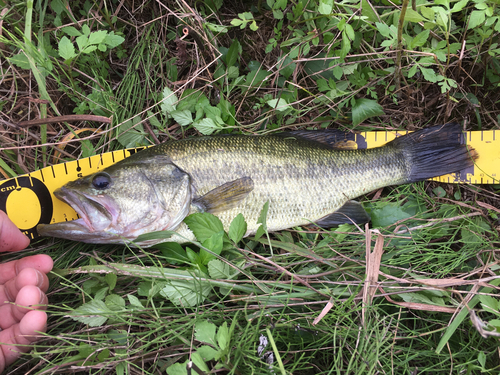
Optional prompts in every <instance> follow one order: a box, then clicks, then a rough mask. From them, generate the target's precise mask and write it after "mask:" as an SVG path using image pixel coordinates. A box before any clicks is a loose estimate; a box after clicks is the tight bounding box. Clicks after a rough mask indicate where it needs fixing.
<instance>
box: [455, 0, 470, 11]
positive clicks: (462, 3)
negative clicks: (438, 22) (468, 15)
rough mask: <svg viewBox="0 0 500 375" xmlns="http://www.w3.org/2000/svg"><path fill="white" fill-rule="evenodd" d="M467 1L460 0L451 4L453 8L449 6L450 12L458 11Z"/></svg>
mask: <svg viewBox="0 0 500 375" xmlns="http://www.w3.org/2000/svg"><path fill="white" fill-rule="evenodd" d="M468 3H469V0H460V1H459V2H458V3H455V5H453V8H451V13H456V12H460V11H461V10H462V9H464V7H465V6H466V5H467V4H468Z"/></svg>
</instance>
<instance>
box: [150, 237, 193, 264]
mask: <svg viewBox="0 0 500 375" xmlns="http://www.w3.org/2000/svg"><path fill="white" fill-rule="evenodd" d="M156 247H157V248H159V249H160V250H161V253H162V254H163V256H164V257H165V258H167V261H168V262H169V263H172V264H176V263H189V258H188V256H187V254H186V250H184V248H183V247H182V246H181V245H179V244H178V243H177V242H164V243H162V244H159V245H156Z"/></svg>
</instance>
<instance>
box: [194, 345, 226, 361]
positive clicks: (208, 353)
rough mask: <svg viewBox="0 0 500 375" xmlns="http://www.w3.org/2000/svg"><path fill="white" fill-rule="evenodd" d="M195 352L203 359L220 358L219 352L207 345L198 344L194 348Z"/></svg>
mask: <svg viewBox="0 0 500 375" xmlns="http://www.w3.org/2000/svg"><path fill="white" fill-rule="evenodd" d="M196 353H198V354H199V355H200V356H201V358H203V360H204V361H212V360H214V359H215V360H218V359H219V358H220V352H219V351H218V350H216V349H214V348H212V347H211V346H208V345H202V346H200V347H199V348H197V349H196Z"/></svg>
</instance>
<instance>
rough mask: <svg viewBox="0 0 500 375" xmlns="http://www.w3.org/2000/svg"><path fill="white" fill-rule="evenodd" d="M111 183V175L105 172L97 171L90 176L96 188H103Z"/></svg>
mask: <svg viewBox="0 0 500 375" xmlns="http://www.w3.org/2000/svg"><path fill="white" fill-rule="evenodd" d="M110 184H111V176H110V175H109V174H107V173H98V174H96V175H95V176H94V177H93V178H92V185H93V186H94V187H95V188H96V189H98V190H104V189H106V188H107V187H108V186H109V185H110Z"/></svg>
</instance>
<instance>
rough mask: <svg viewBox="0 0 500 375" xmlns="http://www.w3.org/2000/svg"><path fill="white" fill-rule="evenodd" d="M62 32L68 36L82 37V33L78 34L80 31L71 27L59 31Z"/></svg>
mask: <svg viewBox="0 0 500 375" xmlns="http://www.w3.org/2000/svg"><path fill="white" fill-rule="evenodd" d="M61 31H62V32H64V33H66V34H68V35H69V36H80V35H82V33H81V32H80V30H78V29H77V28H75V27H73V26H66V27H63V28H62V29H61Z"/></svg>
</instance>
